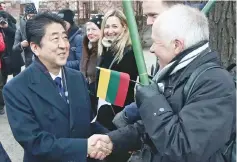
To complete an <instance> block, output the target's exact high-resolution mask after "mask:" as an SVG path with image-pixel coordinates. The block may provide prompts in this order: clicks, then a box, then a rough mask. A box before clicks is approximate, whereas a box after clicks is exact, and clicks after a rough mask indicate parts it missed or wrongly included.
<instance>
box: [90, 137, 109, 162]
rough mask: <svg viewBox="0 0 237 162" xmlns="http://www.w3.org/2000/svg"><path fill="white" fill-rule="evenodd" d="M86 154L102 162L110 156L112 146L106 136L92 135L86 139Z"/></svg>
mask: <svg viewBox="0 0 237 162" xmlns="http://www.w3.org/2000/svg"><path fill="white" fill-rule="evenodd" d="M87 147H88V150H87V154H88V155H89V156H90V157H91V158H94V159H99V160H103V159H104V158H105V157H106V156H108V155H110V154H111V152H112V149H113V144H112V142H111V140H110V138H109V136H107V135H100V134H97V135H93V136H91V137H90V138H89V139H88V146H87Z"/></svg>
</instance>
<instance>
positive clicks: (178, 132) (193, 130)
mask: <svg viewBox="0 0 237 162" xmlns="http://www.w3.org/2000/svg"><path fill="white" fill-rule="evenodd" d="M217 56H218V55H217V53H215V52H212V53H209V54H207V55H205V56H203V55H201V56H199V57H197V58H196V59H195V60H193V62H191V63H190V66H187V67H186V68H184V69H182V70H180V71H178V72H177V73H175V74H173V75H172V76H171V77H168V78H166V79H165V83H166V84H167V85H166V86H165V87H166V88H165V92H164V95H161V94H160V95H156V96H153V97H151V98H149V99H147V100H146V101H145V102H144V103H143V104H142V105H141V106H140V107H139V112H140V115H141V118H142V122H143V124H141V123H140V122H139V123H140V124H139V123H135V124H134V125H129V126H127V127H125V128H121V129H119V131H114V132H111V133H109V136H110V138H111V140H112V141H113V143H114V148H115V150H114V151H115V152H116V151H117V150H134V149H135V148H136V147H137V146H138V145H137V144H139V143H141V141H140V137H142V134H143V132H144V131H145V132H147V135H148V138H146V142H145V143H146V144H148V145H149V146H150V148H151V149H152V154H151V160H149V159H146V158H145V159H143V161H144V162H149V161H152V162H174V161H179V162H224V160H223V157H222V155H221V151H222V150H221V149H222V148H223V147H224V146H225V144H226V142H227V141H228V140H229V139H230V136H231V133H232V131H233V128H235V114H236V110H235V109H236V107H235V104H236V92H235V85H234V82H233V78H232V77H231V76H230V74H229V73H228V72H227V71H226V70H224V69H220V68H213V69H210V70H208V71H206V72H205V73H204V74H202V76H201V77H199V79H198V80H197V82H196V84H195V85H194V87H193V91H192V93H191V96H190V99H189V100H187V102H186V103H184V98H183V97H184V96H183V88H184V85H185V83H186V81H187V79H188V78H189V76H190V75H191V74H192V72H193V71H194V70H195V69H196V68H197V67H198V66H200V65H202V64H205V63H207V62H215V63H217V64H218V63H219V61H218V59H217V58H218V57H217ZM160 108H163V109H160ZM144 129H145V130H144ZM121 137H123V139H122V140H121V139H120V138H121ZM143 158H144V157H143Z"/></svg>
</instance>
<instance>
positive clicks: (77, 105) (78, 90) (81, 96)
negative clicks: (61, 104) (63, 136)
mask: <svg viewBox="0 0 237 162" xmlns="http://www.w3.org/2000/svg"><path fill="white" fill-rule="evenodd" d="M65 75H66V81H67V87H68V99H69V106H70V129H72V128H73V126H74V125H75V121H77V127H79V125H80V124H83V123H84V122H85V121H83V116H81V115H83V114H85V112H84V110H86V108H85V107H86V106H88V103H86V101H87V100H86V96H85V95H86V94H85V87H84V86H85V85H84V84H83V82H82V79H81V78H79V77H80V75H77V74H76V73H75V74H74V73H72V72H71V71H68V70H67V69H66V68H65ZM80 120H81V121H80ZM81 128H83V125H81Z"/></svg>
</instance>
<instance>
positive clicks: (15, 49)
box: [12, 18, 33, 66]
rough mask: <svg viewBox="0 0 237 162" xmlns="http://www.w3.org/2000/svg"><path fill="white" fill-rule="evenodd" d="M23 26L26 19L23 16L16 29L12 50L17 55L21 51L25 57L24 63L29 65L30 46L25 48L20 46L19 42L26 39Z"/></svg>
mask: <svg viewBox="0 0 237 162" xmlns="http://www.w3.org/2000/svg"><path fill="white" fill-rule="evenodd" d="M25 28H26V20H25V19H24V18H21V19H20V27H19V28H18V29H17V30H16V35H15V41H14V46H13V49H12V50H13V52H14V54H15V55H18V56H22V55H21V53H22V52H23V53H24V57H25V65H26V66H29V65H30V64H31V63H32V56H33V52H32V50H31V48H30V46H28V47H26V48H22V47H21V42H22V41H24V40H27V39H26V32H25ZM19 59H22V57H19ZM19 61H20V60H19Z"/></svg>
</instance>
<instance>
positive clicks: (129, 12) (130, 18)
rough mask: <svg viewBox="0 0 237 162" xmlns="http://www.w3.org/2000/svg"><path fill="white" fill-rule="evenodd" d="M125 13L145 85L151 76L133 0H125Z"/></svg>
mask: <svg viewBox="0 0 237 162" xmlns="http://www.w3.org/2000/svg"><path fill="white" fill-rule="evenodd" d="M123 8H124V13H125V15H126V18H127V22H128V28H129V32H130V37H131V40H132V47H133V51H134V55H135V59H136V63H137V69H138V73H139V77H140V81H141V83H142V84H144V85H148V84H149V78H148V74H147V70H146V64H145V60H144V55H143V50H142V46H141V41H140V37H139V34H138V29H137V24H136V21H135V16H134V11H133V8H132V2H131V0H123Z"/></svg>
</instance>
